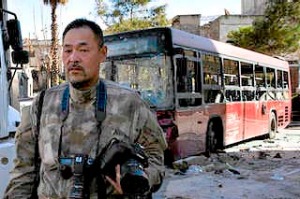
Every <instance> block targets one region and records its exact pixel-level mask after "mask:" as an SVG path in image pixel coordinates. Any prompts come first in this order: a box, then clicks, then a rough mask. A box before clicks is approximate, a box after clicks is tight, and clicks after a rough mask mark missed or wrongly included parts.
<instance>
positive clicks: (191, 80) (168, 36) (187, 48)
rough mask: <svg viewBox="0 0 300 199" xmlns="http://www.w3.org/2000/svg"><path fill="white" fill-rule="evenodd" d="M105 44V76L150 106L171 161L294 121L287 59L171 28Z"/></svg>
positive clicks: (108, 38)
mask: <svg viewBox="0 0 300 199" xmlns="http://www.w3.org/2000/svg"><path fill="white" fill-rule="evenodd" d="M105 44H106V45H107V46H108V57H107V60H106V62H105V63H103V64H102V65H101V69H100V75H101V77H102V78H105V79H110V80H113V81H116V82H118V83H120V84H122V85H123V86H126V87H130V88H132V89H135V90H137V92H138V93H139V94H140V95H141V97H142V98H143V99H144V100H145V101H147V102H148V103H149V104H150V106H151V107H152V108H153V110H154V111H155V113H156V115H157V119H158V121H159V123H160V125H161V127H162V128H163V130H164V131H165V134H166V139H167V141H168V145H169V149H168V151H169V152H171V154H172V156H171V159H172V160H177V159H180V158H184V157H188V156H191V155H196V154H200V153H202V152H216V151H217V150H218V149H223V148H224V147H226V146H228V145H231V144H234V143H238V142H241V141H244V140H247V139H250V138H254V137H257V136H262V135H268V136H269V137H270V138H274V137H275V135H276V132H277V130H278V129H280V128H285V127H286V126H287V125H288V124H289V123H290V117H291V91H290V77H289V66H288V63H287V62H286V61H283V60H280V59H278V58H274V57H270V56H267V55H264V54H260V53H256V52H253V51H250V50H246V49H242V48H238V47H235V46H232V45H230V44H226V43H222V42H218V41H214V40H212V39H208V38H205V37H201V36H198V35H193V34H190V33H187V32H184V31H181V30H177V29H173V28H169V27H168V28H167V27H166V28H152V29H145V30H136V31H132V32H123V33H118V34H113V35H107V36H105ZM168 157H169V156H168ZM169 158H170V157H169Z"/></svg>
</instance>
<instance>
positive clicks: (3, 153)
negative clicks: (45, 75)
mask: <svg viewBox="0 0 300 199" xmlns="http://www.w3.org/2000/svg"><path fill="white" fill-rule="evenodd" d="M6 5H7V0H0V27H1V31H0V176H1V180H0V198H2V197H3V194H4V191H5V188H6V186H7V184H8V182H9V178H10V175H9V172H10V171H11V169H12V167H13V159H14V157H15V145H14V138H13V137H14V136H13V135H14V133H15V131H16V128H17V126H18V124H19V123H20V113H19V112H18V111H17V110H16V109H14V108H13V107H12V106H10V105H9V81H12V80H8V79H7V74H8V73H7V72H8V71H9V70H10V67H9V66H10V60H12V62H13V63H14V64H16V65H17V66H18V65H19V64H20V65H22V64H25V63H28V53H27V52H26V51H23V44H22V43H23V42H22V37H21V30H20V24H19V21H18V20H17V16H16V14H14V13H12V12H10V11H8V10H6V7H7V6H6ZM8 18H13V19H8ZM10 52H11V53H10ZM20 68H21V67H20Z"/></svg>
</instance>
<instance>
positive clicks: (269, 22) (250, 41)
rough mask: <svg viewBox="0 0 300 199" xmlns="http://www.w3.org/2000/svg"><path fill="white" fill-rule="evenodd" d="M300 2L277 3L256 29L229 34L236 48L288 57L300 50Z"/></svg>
mask: <svg viewBox="0 0 300 199" xmlns="http://www.w3.org/2000/svg"><path fill="white" fill-rule="evenodd" d="M299 21H300V2H299V0H294V1H286V0H275V1H272V3H269V4H268V6H267V8H266V11H265V15H264V17H259V18H257V19H256V20H255V21H254V22H253V26H252V27H248V28H240V29H239V30H237V31H232V32H230V33H229V34H228V38H229V39H230V40H231V41H232V43H233V44H234V45H237V46H240V47H243V48H248V49H250V50H255V51H258V52H262V53H265V54H269V55H281V56H285V55H286V54H288V53H291V52H295V51H296V50H297V49H299V47H300V44H299V41H300V24H299Z"/></svg>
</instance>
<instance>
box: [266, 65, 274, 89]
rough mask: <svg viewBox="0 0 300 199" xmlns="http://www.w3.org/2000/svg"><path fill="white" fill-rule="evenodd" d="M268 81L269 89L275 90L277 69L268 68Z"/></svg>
mask: <svg viewBox="0 0 300 199" xmlns="http://www.w3.org/2000/svg"><path fill="white" fill-rule="evenodd" d="M266 69H267V70H266V72H267V74H266V80H267V87H271V88H275V82H276V80H275V69H274V68H269V67H267V68H266Z"/></svg>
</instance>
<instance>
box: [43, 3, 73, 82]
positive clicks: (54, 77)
mask: <svg viewBox="0 0 300 199" xmlns="http://www.w3.org/2000/svg"><path fill="white" fill-rule="evenodd" d="M43 1H44V4H46V5H50V6H51V50H50V58H51V60H50V62H51V63H50V69H48V72H50V79H51V86H55V85H57V84H58V79H59V77H58V74H59V69H58V33H57V29H58V25H57V15H56V8H57V6H58V5H59V4H62V5H64V4H66V3H67V2H68V0H43ZM48 75H49V74H48Z"/></svg>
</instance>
